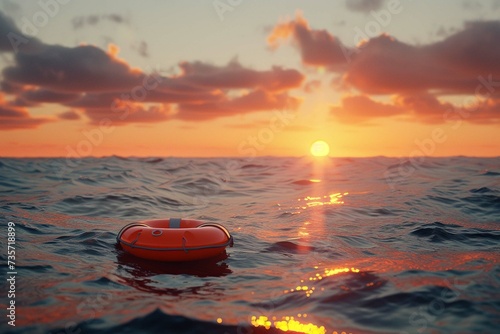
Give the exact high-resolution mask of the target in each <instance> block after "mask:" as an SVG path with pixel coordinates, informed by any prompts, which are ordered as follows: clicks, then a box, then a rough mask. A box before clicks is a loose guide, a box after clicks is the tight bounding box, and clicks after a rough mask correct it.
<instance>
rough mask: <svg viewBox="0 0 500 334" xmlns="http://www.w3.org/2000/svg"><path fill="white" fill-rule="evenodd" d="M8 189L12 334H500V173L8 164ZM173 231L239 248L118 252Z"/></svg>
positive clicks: (213, 164)
mask: <svg viewBox="0 0 500 334" xmlns="http://www.w3.org/2000/svg"><path fill="white" fill-rule="evenodd" d="M0 175H1V178H0V208H1V210H0V213H1V229H2V230H1V233H0V235H1V238H0V249H1V254H0V257H1V259H2V271H3V273H4V274H3V278H2V280H1V284H0V291H1V292H0V293H1V296H2V297H1V299H0V301H1V302H0V303H1V309H2V312H1V314H2V316H1V318H0V327H1V328H0V332H2V333H193V334H195V333H196V334H198V333H220V334H233V333H234V334H242V333H245V334H250V333H259V334H260V333H283V332H284V331H285V330H288V332H287V333H315V334H317V333H328V334H331V333H343V332H345V333H498V332H499V328H500V158H467V157H451V158H420V159H419V160H418V163H415V162H410V161H406V162H403V161H402V160H400V159H397V158H385V157H375V158H355V159H354V158H353V159H350V158H323V159H312V158H306V157H304V158H275V157H262V158H253V159H243V158H241V159H240V158H234V159H232V158H212V159H208V158H195V159H188V158H121V157H108V158H84V159H75V160H70V161H67V160H66V159H9V158H3V159H0ZM169 217H172V218H193V219H199V220H204V221H207V222H217V223H220V224H223V225H224V226H226V227H227V228H228V229H229V231H230V232H231V233H232V234H233V236H234V247H233V248H228V249H227V253H226V254H223V255H221V256H220V257H218V258H215V259H211V260H207V261H202V262H196V263H180V264H169V263H157V262H153V261H145V260H140V259H137V258H134V257H133V256H131V255H129V254H127V253H125V252H124V251H123V250H122V249H120V248H119V247H117V245H116V241H115V237H116V234H117V232H118V231H119V230H120V228H121V227H122V226H124V225H125V224H128V223H130V222H136V221H140V220H146V219H155V218H169ZM9 222H11V223H12V224H11V225H12V226H13V227H14V229H15V268H14V269H15V272H16V275H15V298H13V299H15V306H16V312H15V314H16V318H15V325H16V326H15V327H13V326H11V325H9V324H8V321H10V319H9V317H7V315H8V314H9V311H8V310H6V308H7V307H8V305H9V304H8V303H9V302H10V300H11V299H12V298H7V294H8V290H9V289H10V288H11V284H10V282H9V281H7V280H6V278H9V277H8V274H7V272H8V271H9V269H8V268H7V266H6V265H4V264H7V260H8V257H7V256H8V255H7V246H8V244H7V243H8V238H7V236H8V234H7V233H8V223H9Z"/></svg>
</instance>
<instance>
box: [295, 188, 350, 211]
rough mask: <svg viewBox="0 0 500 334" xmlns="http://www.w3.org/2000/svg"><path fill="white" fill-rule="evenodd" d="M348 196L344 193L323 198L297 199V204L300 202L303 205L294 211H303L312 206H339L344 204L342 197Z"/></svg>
mask: <svg viewBox="0 0 500 334" xmlns="http://www.w3.org/2000/svg"><path fill="white" fill-rule="evenodd" d="M346 195H349V193H348V192H345V193H334V194H330V195H324V196H307V197H304V198H299V199H297V201H298V202H302V203H305V204H302V203H301V204H302V205H300V206H299V207H297V208H296V209H302V210H305V209H307V208H310V207H314V206H323V205H340V204H344V200H343V197H344V196H346Z"/></svg>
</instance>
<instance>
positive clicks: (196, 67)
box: [179, 60, 304, 91]
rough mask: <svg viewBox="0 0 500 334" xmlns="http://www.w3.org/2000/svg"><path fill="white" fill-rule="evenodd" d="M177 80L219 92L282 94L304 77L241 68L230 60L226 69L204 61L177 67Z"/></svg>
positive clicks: (275, 69)
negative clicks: (249, 91) (243, 91)
mask: <svg viewBox="0 0 500 334" xmlns="http://www.w3.org/2000/svg"><path fill="white" fill-rule="evenodd" d="M179 66H180V68H181V70H182V74H181V76H180V78H181V79H182V80H183V81H185V82H188V83H190V84H192V85H195V86H200V87H205V88H218V89H244V88H259V89H263V90H267V91H283V90H287V89H291V88H296V87H298V86H300V84H301V83H302V81H303V80H304V76H303V75H302V74H301V73H300V72H299V71H297V70H291V69H283V68H282V67H279V66H274V67H273V68H272V69H271V70H268V71H257V70H252V69H248V68H245V67H243V66H242V65H241V64H240V63H239V62H238V61H236V60H233V61H231V62H229V63H228V64H227V65H226V66H214V65H210V64H207V63H203V62H199V61H198V62H183V63H181V64H179Z"/></svg>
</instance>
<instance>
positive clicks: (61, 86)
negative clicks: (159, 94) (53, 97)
mask: <svg viewBox="0 0 500 334" xmlns="http://www.w3.org/2000/svg"><path fill="white" fill-rule="evenodd" d="M3 76H4V79H5V80H7V81H9V82H11V83H14V84H23V85H35V86H41V87H44V88H47V89H51V90H56V91H64V92H82V91H116V90H127V89H132V88H133V87H134V86H136V85H138V84H141V80H142V79H143V77H144V75H143V74H142V73H141V72H138V71H134V70H132V69H131V68H130V66H129V65H128V64H126V63H124V62H123V61H120V60H118V59H116V58H115V57H114V56H113V55H112V54H109V53H106V52H104V51H103V50H101V49H99V48H97V47H95V46H91V45H84V46H78V47H74V48H68V47H64V46H59V45H43V46H42V47H41V48H40V50H38V51H37V52H18V53H16V54H15V65H14V66H9V67H7V68H5V69H4V70H3Z"/></svg>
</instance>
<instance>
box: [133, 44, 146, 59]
mask: <svg viewBox="0 0 500 334" xmlns="http://www.w3.org/2000/svg"><path fill="white" fill-rule="evenodd" d="M132 48H133V49H134V50H136V51H137V53H138V54H139V55H140V56H141V57H144V58H148V57H149V51H148V43H146V41H140V42H139V43H137V44H134V45H133V46H132Z"/></svg>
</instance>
